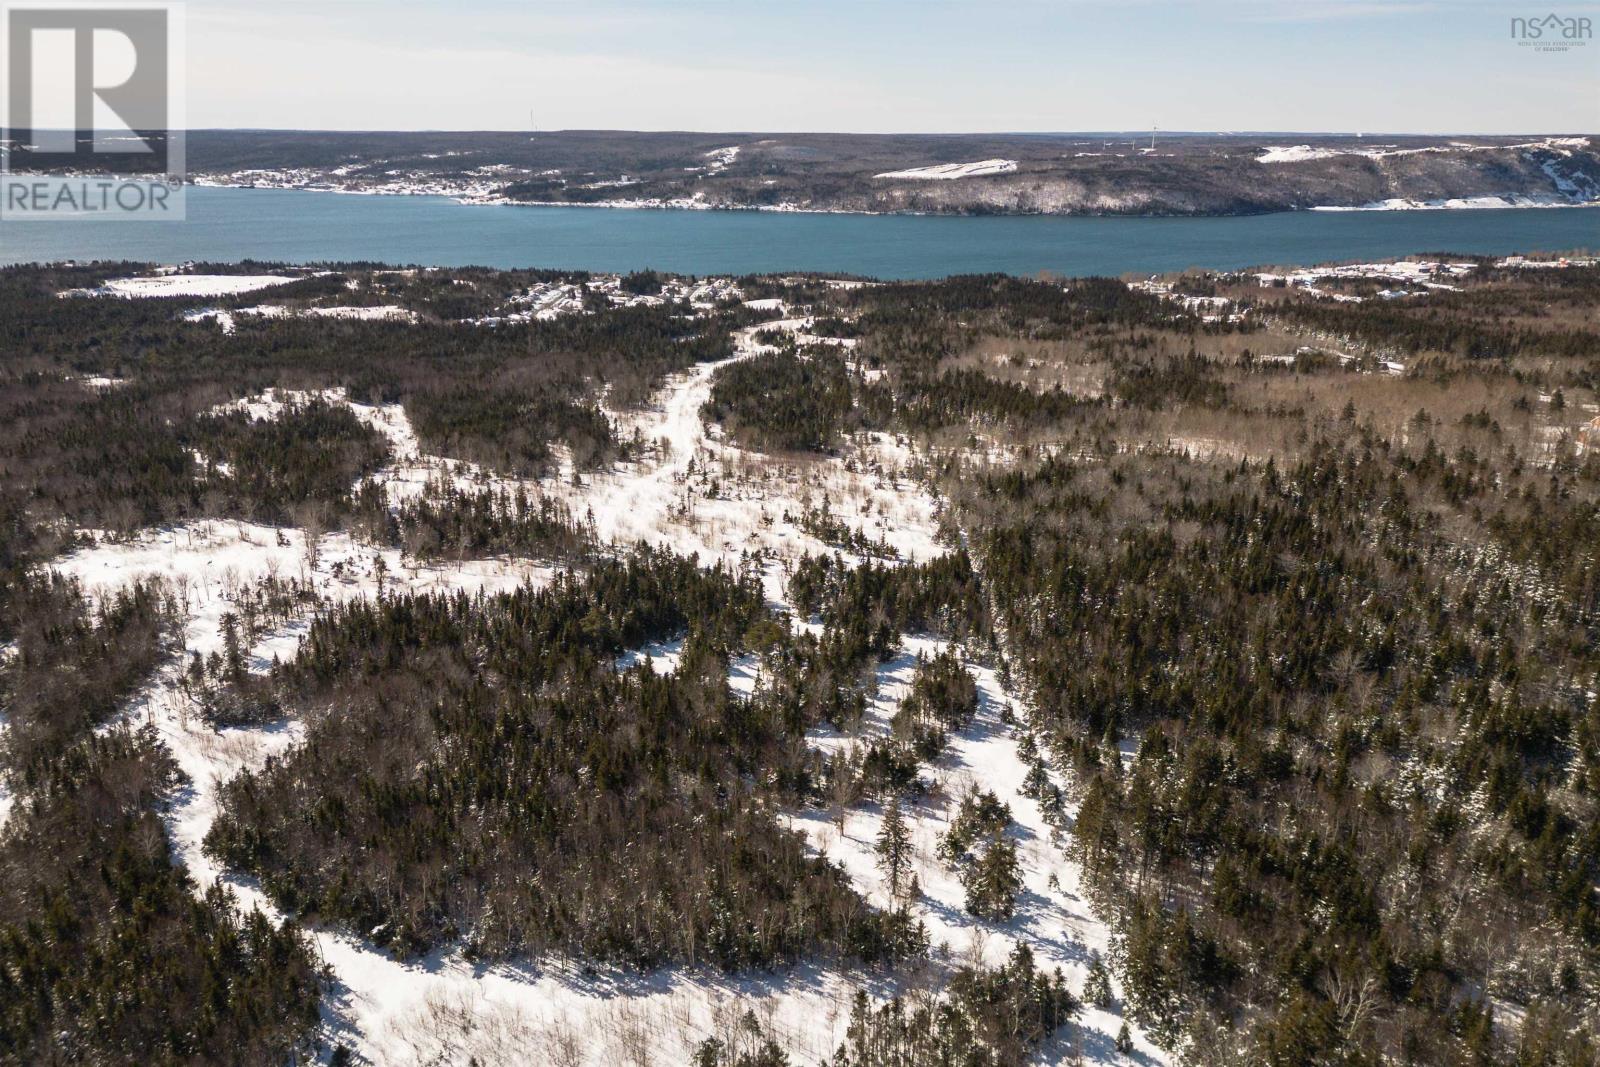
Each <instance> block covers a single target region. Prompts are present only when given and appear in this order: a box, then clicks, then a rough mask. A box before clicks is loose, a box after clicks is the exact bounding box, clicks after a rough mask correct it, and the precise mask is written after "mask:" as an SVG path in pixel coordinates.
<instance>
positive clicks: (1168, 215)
mask: <svg viewBox="0 0 1600 1067" xmlns="http://www.w3.org/2000/svg"><path fill="white" fill-rule="evenodd" d="M188 184H190V185H192V186H194V187H196V188H208V189H245V190H249V189H259V190H271V191H275V192H302V193H334V194H337V195H340V196H371V197H416V196H437V197H442V198H444V199H447V200H451V201H453V202H455V203H458V204H462V205H465V206H468V207H557V208H605V209H610V210H618V211H720V212H730V213H739V212H752V213H766V214H776V215H863V216H870V217H880V218H894V217H903V218H958V219H959V218H1046V219H1052V218H1053V219H1069V218H1081V219H1093V218H1100V219H1114V218H1121V219H1240V218H1255V217H1260V216H1266V215H1291V214H1297V213H1301V212H1385V211H1483V210H1522V209H1549V208H1591V207H1600V199H1596V200H1566V201H1561V200H1548V201H1547V200H1542V199H1537V198H1534V197H1530V196H1526V195H1523V194H1518V193H1502V194H1493V195H1485V196H1476V197H1451V198H1443V199H1439V200H1425V201H1423V200H1409V199H1404V198H1396V199H1392V200H1380V201H1373V202H1369V203H1365V204H1350V205H1344V204H1327V205H1322V204H1318V205H1313V206H1311V207H1286V208H1282V209H1277V210H1271V211H1229V212H1181V213H1180V212H1124V211H873V210H869V209H865V208H842V207H835V208H826V207H806V206H803V205H800V204H712V203H708V202H706V201H704V200H701V199H698V198H694V197H683V198H679V199H673V200H658V199H626V198H624V199H616V200H590V201H574V200H516V199H512V198H511V197H505V196H497V195H494V194H492V193H479V192H473V191H468V190H463V189H453V190H452V189H447V188H442V187H431V186H418V187H414V188H400V189H396V188H375V189H352V188H344V187H339V186H333V185H323V184H318V185H300V184H282V185H263V184H260V183H258V182H229V181H222V180H218V179H216V178H213V177H210V176H202V177H201V178H200V179H191V180H190V181H189V182H188Z"/></svg>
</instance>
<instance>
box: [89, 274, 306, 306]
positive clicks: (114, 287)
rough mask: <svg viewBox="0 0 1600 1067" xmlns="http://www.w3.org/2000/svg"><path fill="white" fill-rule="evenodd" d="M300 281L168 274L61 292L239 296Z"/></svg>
mask: <svg viewBox="0 0 1600 1067" xmlns="http://www.w3.org/2000/svg"><path fill="white" fill-rule="evenodd" d="M299 280H300V279H299V278H295V277H288V276H285V275H279V274H167V275H161V276H158V277H153V278H114V279H112V280H111V281H108V282H106V283H105V285H103V286H101V287H100V288H99V289H75V290H72V291H71V292H70V293H62V294H61V295H62V296H68V295H72V296H118V297H122V298H124V299H128V300H137V299H143V298H146V297H159V296H237V295H238V294H240V293H253V292H255V291H256V290H258V289H270V288H272V287H273V286H277V285H288V284H289V283H290V282H297V281H299Z"/></svg>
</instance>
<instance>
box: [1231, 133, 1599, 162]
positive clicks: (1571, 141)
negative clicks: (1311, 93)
mask: <svg viewBox="0 0 1600 1067" xmlns="http://www.w3.org/2000/svg"><path fill="white" fill-rule="evenodd" d="M1588 144H1589V138H1587V137H1545V138H1542V139H1540V140H1537V141H1525V142H1523V143H1521V144H1505V145H1501V144H1468V143H1465V142H1461V141H1454V142H1451V143H1450V144H1445V145H1428V146H1426V147H1424V148H1401V147H1399V146H1398V145H1392V144H1374V145H1363V146H1361V147H1355V146H1347V147H1341V148H1331V147H1326V146H1323V147H1313V146H1311V145H1308V144H1296V145H1266V146H1264V147H1263V148H1262V149H1261V154H1260V155H1258V156H1256V162H1257V163H1304V162H1306V161H1308V160H1313V159H1332V158H1334V157H1336V156H1362V157H1365V158H1367V159H1383V158H1385V157H1386V156H1412V155H1420V154H1423V153H1429V152H1497V151H1514V150H1518V149H1528V148H1534V149H1542V150H1544V151H1547V152H1558V153H1560V154H1561V155H1563V156H1570V155H1571V154H1572V150H1573V149H1575V148H1586V147H1588Z"/></svg>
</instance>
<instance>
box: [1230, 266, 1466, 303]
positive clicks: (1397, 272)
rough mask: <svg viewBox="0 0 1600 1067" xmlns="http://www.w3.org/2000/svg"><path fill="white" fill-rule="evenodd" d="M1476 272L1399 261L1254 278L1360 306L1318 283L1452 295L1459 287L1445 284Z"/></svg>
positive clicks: (1392, 293)
mask: <svg viewBox="0 0 1600 1067" xmlns="http://www.w3.org/2000/svg"><path fill="white" fill-rule="evenodd" d="M1476 269H1477V264H1475V263H1466V262H1451V261H1448V260H1419V259H1402V260H1397V261H1395V262H1393V263H1347V264H1345V265H1343V266H1338V267H1304V268H1301V269H1298V270H1292V271H1289V272H1287V273H1285V274H1273V273H1270V272H1269V273H1261V274H1257V275H1256V276H1255V277H1256V281H1258V282H1260V283H1261V284H1262V285H1274V284H1276V283H1277V282H1283V283H1284V284H1285V285H1288V286H1293V287H1296V288H1298V289H1299V290H1300V291H1301V292H1306V293H1310V294H1312V295H1314V296H1324V297H1328V298H1330V299H1333V300H1337V301H1341V302H1348V303H1360V302H1361V297H1359V296H1355V295H1353V294H1351V293H1334V292H1328V291H1326V290H1323V289H1321V288H1318V286H1317V283H1318V282H1320V281H1322V280H1324V279H1327V278H1335V279H1340V280H1345V281H1349V280H1354V279H1367V280H1371V281H1384V282H1399V283H1401V284H1403V285H1407V286H1412V287H1414V288H1415V289H1417V290H1423V291H1426V290H1430V289H1438V290H1446V291H1450V292H1454V291H1456V290H1458V289H1460V286H1458V285H1455V284H1454V283H1452V282H1450V281H1448V280H1446V279H1450V278H1458V277H1461V276H1463V275H1467V274H1471V273H1472V272H1473V271H1474V270H1476ZM1378 295H1379V296H1380V297H1384V298H1386V299H1394V298H1395V297H1398V296H1411V295H1416V293H1413V292H1396V291H1385V292H1382V293H1379V294H1378Z"/></svg>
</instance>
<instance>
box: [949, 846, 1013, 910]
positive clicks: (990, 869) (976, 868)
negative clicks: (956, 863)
mask: <svg viewBox="0 0 1600 1067" xmlns="http://www.w3.org/2000/svg"><path fill="white" fill-rule="evenodd" d="M962 884H963V885H964V886H965V888H966V890H967V911H969V912H971V913H972V914H973V915H976V916H978V917H979V918H980V919H988V920H989V921H990V922H1004V921H1006V920H1007V919H1009V918H1011V916H1012V915H1014V914H1016V910H1017V893H1018V892H1020V891H1021V889H1022V879H1021V877H1020V876H1019V874H1018V872H1017V846H1016V845H1014V844H1012V843H1011V841H1010V840H1009V839H1008V838H1006V837H1005V836H1004V835H1003V834H999V833H996V834H995V835H994V836H993V837H992V838H990V839H989V845H988V847H987V848H985V849H984V850H983V853H982V855H980V856H979V857H978V858H977V859H976V860H975V861H973V863H972V865H971V866H969V867H968V868H967V869H966V871H965V873H964V876H963V881H962Z"/></svg>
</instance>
